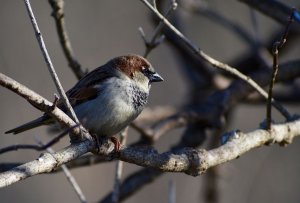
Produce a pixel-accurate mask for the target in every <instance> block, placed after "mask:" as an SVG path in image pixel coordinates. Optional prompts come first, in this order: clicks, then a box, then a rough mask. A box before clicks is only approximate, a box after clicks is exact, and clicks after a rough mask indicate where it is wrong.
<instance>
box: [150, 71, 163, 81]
mask: <svg viewBox="0 0 300 203" xmlns="http://www.w3.org/2000/svg"><path fill="white" fill-rule="evenodd" d="M149 80H150V82H161V81H164V79H163V78H162V77H161V76H160V75H158V73H153V74H151V75H149Z"/></svg>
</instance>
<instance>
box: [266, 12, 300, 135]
mask: <svg viewBox="0 0 300 203" xmlns="http://www.w3.org/2000/svg"><path fill="white" fill-rule="evenodd" d="M293 13H294V11H293V12H292V13H291V15H290V17H289V20H288V22H287V25H286V28H285V31H284V33H283V35H282V37H281V39H280V40H279V41H276V42H275V43H274V46H273V50H272V52H273V71H272V75H271V81H270V85H269V92H268V99H267V113H266V114H267V115H266V119H267V129H268V130H270V129H271V123H272V106H271V102H272V98H273V87H274V84H275V80H276V77H277V73H278V67H279V65H278V54H279V49H281V48H282V46H283V45H284V44H285V42H286V40H287V35H288V32H289V28H290V26H291V24H292V22H293ZM287 119H291V117H290V118H287Z"/></svg>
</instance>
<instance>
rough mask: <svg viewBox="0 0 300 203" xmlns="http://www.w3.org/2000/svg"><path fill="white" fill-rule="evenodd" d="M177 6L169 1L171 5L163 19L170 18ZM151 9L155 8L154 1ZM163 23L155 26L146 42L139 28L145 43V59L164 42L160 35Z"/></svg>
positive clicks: (141, 29) (174, 0)
mask: <svg viewBox="0 0 300 203" xmlns="http://www.w3.org/2000/svg"><path fill="white" fill-rule="evenodd" d="M177 6H178V4H177V2H176V0H171V5H170V7H169V8H168V11H167V13H166V15H165V18H169V17H170V16H171V14H172V13H173V11H175V10H176V8H177ZM153 7H154V8H156V1H153ZM164 25H165V24H164V23H163V22H162V21H160V22H159V24H158V25H157V27H156V28H155V30H154V32H153V35H152V37H151V39H149V40H147V39H146V34H145V32H144V30H143V28H142V27H140V28H139V31H140V33H141V36H142V38H143V40H144V43H145V46H146V50H145V53H144V57H145V58H146V57H147V56H148V55H149V53H150V52H151V51H152V50H153V49H154V48H155V47H157V46H158V45H159V44H161V43H162V42H163V40H164V38H165V37H164V35H161V36H160V37H159V35H160V33H161V31H162V29H163V28H164Z"/></svg>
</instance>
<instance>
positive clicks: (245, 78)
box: [140, 0, 291, 119]
mask: <svg viewBox="0 0 300 203" xmlns="http://www.w3.org/2000/svg"><path fill="white" fill-rule="evenodd" d="M140 1H141V2H142V3H144V4H145V5H146V6H147V7H148V8H149V9H150V10H151V11H152V12H153V13H154V14H155V15H156V16H157V17H158V18H159V19H160V20H161V21H162V22H164V23H165V25H166V26H167V27H168V28H169V29H171V30H172V31H173V32H174V33H175V34H176V35H177V36H178V37H179V38H180V39H181V40H182V41H183V42H184V43H185V44H186V46H187V47H189V48H190V49H191V50H193V52H194V53H195V54H196V55H197V56H199V57H201V58H202V59H203V60H204V61H206V62H208V63H210V64H211V65H212V66H214V67H216V68H219V69H222V70H225V71H227V72H229V73H231V74H233V75H235V76H237V77H238V78H240V79H242V80H243V81H245V82H247V83H248V84H249V85H251V86H252V87H253V88H254V89H255V90H256V91H258V92H259V94H261V95H262V96H263V97H264V98H266V99H267V98H268V93H267V92H266V91H265V90H264V89H262V88H261V87H260V86H259V85H258V84H257V83H256V82H255V81H254V80H252V79H251V78H250V77H249V76H246V75H244V74H243V73H241V72H240V71H238V70H237V69H235V68H233V67H231V66H229V65H228V64H225V63H222V62H220V61H218V60H216V59H214V58H212V57H210V56H209V55H208V54H206V53H205V52H203V51H202V50H201V49H200V48H198V47H197V46H196V45H195V44H194V43H192V41H191V40H190V39H188V38H187V37H186V36H184V35H183V34H182V33H181V32H180V31H179V30H178V29H176V28H175V27H174V26H173V25H172V24H171V23H170V22H169V21H168V20H167V19H166V18H165V17H164V16H163V15H161V14H160V13H159V11H158V10H157V9H155V8H154V7H153V6H152V5H151V4H150V3H149V2H148V1H147V0H140ZM272 105H273V106H274V107H275V108H276V109H277V110H278V111H279V112H280V113H281V114H282V115H283V116H284V117H286V118H287V119H290V118H291V116H290V115H289V113H288V111H287V110H286V109H285V108H284V107H283V106H281V104H280V103H278V102H276V101H275V100H274V99H272Z"/></svg>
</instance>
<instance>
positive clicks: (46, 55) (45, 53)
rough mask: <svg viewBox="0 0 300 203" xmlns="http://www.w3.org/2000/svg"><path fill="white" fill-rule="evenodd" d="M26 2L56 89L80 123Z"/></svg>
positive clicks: (26, 0) (29, 6)
mask: <svg viewBox="0 0 300 203" xmlns="http://www.w3.org/2000/svg"><path fill="white" fill-rule="evenodd" d="M24 2H25V5H26V9H27V11H28V14H29V17H30V21H31V23H32V26H33V29H34V32H35V35H36V38H37V41H38V44H39V46H40V49H41V51H42V53H43V56H44V59H45V62H46V64H47V66H48V70H49V72H50V74H51V77H52V79H53V81H54V83H55V86H56V89H57V91H58V92H59V95H60V97H61V99H62V100H63V102H64V104H65V106H66V108H67V109H68V111H69V113H70V115H71V118H72V119H73V120H74V121H75V122H76V123H79V120H78V118H77V116H76V114H75V112H74V110H73V108H72V106H71V104H70V102H69V100H68V97H67V95H66V93H65V91H64V90H63V87H62V85H61V83H60V81H59V79H58V76H57V74H56V72H55V69H54V66H53V64H52V61H51V58H50V56H49V54H48V51H47V48H46V45H45V42H44V39H43V36H42V33H41V32H40V29H39V27H38V24H37V21H36V19H35V16H34V13H33V11H32V8H31V5H30V1H29V0H24ZM72 135H74V134H72V133H70V136H71V140H74V139H77V140H78V138H72Z"/></svg>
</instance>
